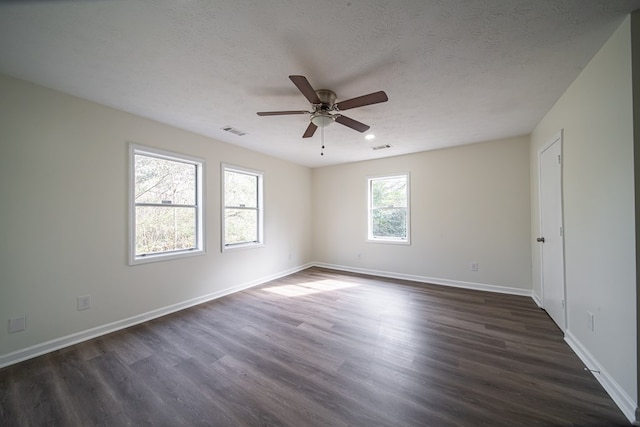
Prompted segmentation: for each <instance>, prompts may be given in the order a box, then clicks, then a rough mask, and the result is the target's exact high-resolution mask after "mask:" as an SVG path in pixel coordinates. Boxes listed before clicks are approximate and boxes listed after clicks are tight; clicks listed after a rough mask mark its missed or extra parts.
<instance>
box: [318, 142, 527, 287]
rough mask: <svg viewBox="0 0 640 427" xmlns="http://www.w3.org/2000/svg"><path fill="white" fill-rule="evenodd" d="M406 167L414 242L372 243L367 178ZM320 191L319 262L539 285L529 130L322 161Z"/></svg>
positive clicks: (464, 281)
mask: <svg viewBox="0 0 640 427" xmlns="http://www.w3.org/2000/svg"><path fill="white" fill-rule="evenodd" d="M398 172H410V175H411V245H409V246H406V245H393V244H381V243H368V242H366V238H367V177H368V176H371V175H379V174H392V173H398ZM313 194H314V198H313V212H314V215H315V216H314V254H315V258H316V261H319V262H322V263H325V264H329V265H337V266H341V267H348V268H350V269H362V270H372V271H382V272H388V273H393V274H394V275H400V276H403V275H404V276H414V277H415V278H416V279H420V278H424V279H425V280H431V281H435V282H440V283H444V284H456V285H463V286H464V285H471V286H475V285H481V286H476V287H481V288H482V287H483V286H482V285H489V287H495V289H496V290H499V289H503V290H508V291H516V292H517V291H518V290H523V291H524V292H523V293H525V294H526V292H529V291H530V289H531V247H530V244H529V239H530V237H531V236H530V234H529V227H530V198H529V139H528V138H527V137H522V138H514V139H508V140H501V141H492V142H486V143H480V144H473V145H467V146H462V147H456V148H450V149H443V150H436V151H429V152H423V153H418V154H411V155H404V156H398V157H391V158H386V159H380V160H372V161H366V162H360V163H351V164H346V165H338V166H332V167H325V168H318V169H314V170H313ZM472 262H478V263H479V271H478V272H472V271H471V269H470V263H472Z"/></svg>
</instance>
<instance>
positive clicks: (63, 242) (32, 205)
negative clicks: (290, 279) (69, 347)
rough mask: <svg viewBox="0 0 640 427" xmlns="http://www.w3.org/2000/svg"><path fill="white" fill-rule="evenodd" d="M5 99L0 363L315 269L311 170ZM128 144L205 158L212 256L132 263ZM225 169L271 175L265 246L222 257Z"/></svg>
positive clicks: (17, 94) (112, 113) (134, 120)
mask: <svg viewBox="0 0 640 427" xmlns="http://www.w3.org/2000/svg"><path fill="white" fill-rule="evenodd" d="M0 93H2V99H1V102H0V141H1V142H0V227H1V228H0V229H1V230H2V236H1V238H0V323H1V324H2V325H4V326H2V327H0V359H2V356H3V355H4V356H6V355H7V354H9V353H11V352H15V351H17V350H20V349H25V348H27V347H29V346H33V345H36V344H41V343H44V342H47V341H48V340H53V339H57V338H60V337H64V336H68V335H69V334H73V333H77V332H80V331H84V330H87V329H89V328H93V327H98V326H101V325H105V324H109V323H110V322H114V321H118V320H121V319H125V318H128V317H131V316H136V315H139V314H141V313H146V312H148V311H151V310H156V309H159V308H162V307H166V306H170V305H172V304H177V303H180V302H184V301H188V300H190V299H193V298H197V297H201V296H203V295H209V294H212V293H216V292H221V291H223V290H225V289H231V288H233V287H237V286H241V285H243V284H247V283H251V282H253V281H257V280H260V279H262V278H265V277H271V276H274V275H278V274H281V273H284V272H287V271H291V270H293V269H295V268H297V267H299V266H302V265H305V264H307V263H309V262H311V261H312V253H311V243H310V242H311V240H312V239H311V198H310V192H311V171H310V169H308V168H305V167H301V166H297V165H293V164H291V163H288V162H285V161H281V160H277V159H274V158H270V157H267V156H264V155H261V154H258V153H254V152H250V151H247V150H244V149H241V148H238V147H235V146H231V145H228V144H223V143H220V142H218V141H214V140H212V139H208V138H205V137H202V136H198V135H195V134H192V133H189V132H185V131H182V130H178V129H175V128H172V127H169V126H165V125H162V124H159V123H157V122H153V121H150V120H146V119H143V118H140V117H136V116H133V115H130V114H127V113H123V112H120V111H116V110H113V109H110V108H107V107H104V106H100V105H98V104H95V103H91V102H88V101H84V100H81V99H78V98H74V97H72V96H68V95H65V94H62V93H59V92H55V91H52V90H48V89H44V88H42V87H38V86H35V85H32V84H29V83H26V82H22V81H19V80H15V79H11V78H8V77H4V76H0ZM128 141H132V142H136V143H140V144H146V145H149V146H154V147H159V148H162V149H167V150H172V151H176V152H180V153H186V154H189V155H193V156H198V157H202V158H204V159H206V177H205V179H206V182H205V200H206V202H205V203H206V244H207V253H206V254H205V255H203V256H198V257H191V258H185V259H179V260H173V261H168V262H158V263H151V264H143V265H137V266H129V265H127V241H128V240H127V239H128V236H127V188H128V187H127V178H128V175H127V174H128V172H127V165H128V163H127V157H128ZM223 161H224V162H228V163H232V164H237V165H240V166H245V167H248V168H253V169H258V170H262V171H264V172H265V178H264V179H265V181H264V182H265V190H264V191H265V195H266V202H265V203H266V205H265V210H266V214H265V221H266V226H265V237H266V247H264V248H258V249H250V250H241V251H228V252H225V253H221V252H220V225H219V224H220V162H223ZM87 294H90V295H91V296H92V303H93V307H92V308H91V309H90V310H86V311H81V312H78V311H77V310H76V297H77V296H79V295H87ZM25 314H26V316H27V330H26V331H24V332H20V333H14V334H8V328H7V322H8V319H9V318H11V317H17V316H22V315H25Z"/></svg>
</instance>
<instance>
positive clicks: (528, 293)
mask: <svg viewBox="0 0 640 427" xmlns="http://www.w3.org/2000/svg"><path fill="white" fill-rule="evenodd" d="M314 265H315V266H316V267H322V268H329V269H332V270H340V271H348V272H351V273H362V274H369V275H372V276H380V277H389V278H391V279H400V280H409V281H412V282H422V283H432V284H434V285H442V286H451V287H454V288H464V289H474V290H477V291H486V292H496V293H500V294H509V295H519V296H525V297H532V296H533V291H532V290H530V289H519V288H511V287H508V286H498V285H489V284H486V283H474V282H463V281H459V280H449V279H439V278H435V277H427V276H417V275H413V274H404V273H395V272H390V271H379V270H370V269H367V268H358V267H351V266H346V265H336V264H326V263H323V262H316V263H314Z"/></svg>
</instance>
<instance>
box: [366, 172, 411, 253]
mask: <svg viewBox="0 0 640 427" xmlns="http://www.w3.org/2000/svg"><path fill="white" fill-rule="evenodd" d="M368 182H369V233H368V238H369V240H370V241H386V242H396V243H408V242H409V177H408V174H404V175H394V176H385V177H377V178H370V179H369V180H368Z"/></svg>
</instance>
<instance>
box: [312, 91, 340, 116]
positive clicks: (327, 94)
mask: <svg viewBox="0 0 640 427" xmlns="http://www.w3.org/2000/svg"><path fill="white" fill-rule="evenodd" d="M316 94H317V95H318V98H319V99H320V107H319V109H321V110H327V111H331V110H333V109H334V104H335V102H336V94H335V92H333V91H331V90H328V89H318V90H316Z"/></svg>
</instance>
